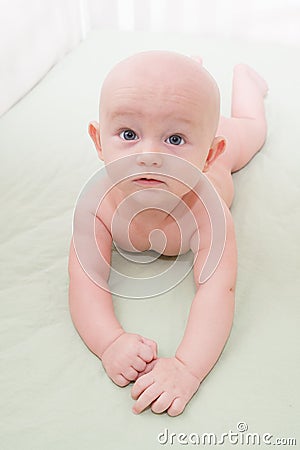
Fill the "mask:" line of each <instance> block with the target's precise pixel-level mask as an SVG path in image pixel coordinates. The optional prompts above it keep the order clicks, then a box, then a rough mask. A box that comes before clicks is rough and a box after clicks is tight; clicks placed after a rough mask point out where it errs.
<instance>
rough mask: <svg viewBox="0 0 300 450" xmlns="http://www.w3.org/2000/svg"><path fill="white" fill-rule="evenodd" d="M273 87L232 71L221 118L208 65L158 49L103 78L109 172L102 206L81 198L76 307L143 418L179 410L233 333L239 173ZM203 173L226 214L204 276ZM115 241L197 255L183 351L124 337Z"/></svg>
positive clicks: (102, 154) (207, 242)
mask: <svg viewBox="0 0 300 450" xmlns="http://www.w3.org/2000/svg"><path fill="white" fill-rule="evenodd" d="M266 93H267V85H266V83H265V82H264V80H263V79H262V78H261V77H260V76H259V75H258V74H257V73H256V72H255V71H254V70H252V69H251V68H250V67H248V66H246V65H238V66H236V67H235V69H234V74H233V84H232V111H231V117H230V118H225V117H220V113H219V110H220V99H219V90H218V87H217V85H216V82H215V81H214V79H213V78H212V77H211V75H210V74H209V73H208V72H207V71H206V69H204V68H203V66H202V64H201V61H196V60H194V59H192V58H189V57H187V56H184V55H181V54H177V53H173V52H161V51H153V52H143V53H139V54H137V55H134V56H131V57H129V58H127V59H126V60H124V61H121V62H120V63H119V64H117V65H116V66H115V67H114V68H113V69H112V71H111V72H110V73H109V74H108V76H107V77H106V79H105V81H104V83H103V86H102V91H101V98H100V114H99V123H98V122H92V123H90V125H89V134H90V136H91V138H92V140H93V142H94V144H95V147H96V150H97V152H98V155H99V158H100V159H101V160H103V161H104V164H105V166H106V167H107V175H106V178H105V179H104V180H102V181H101V183H102V184H101V183H100V184H101V186H102V188H103V192H105V195H104V196H102V198H101V202H100V203H99V202H98V200H97V205H98V206H97V208H96V209H95V207H94V206H93V207H92V206H91V203H89V201H88V202H86V203H85V207H86V210H85V211H83V214H82V211H81V215H80V219H79V220H78V221H77V225H76V226H77V227H78V229H77V230H76V227H75V229H74V230H73V240H72V243H71V247H70V258H69V274H70V290H69V303H70V311H71V316H72V319H73V322H74V325H75V327H76V328H77V330H78V332H79V334H80V335H81V337H82V339H83V340H84V342H85V343H86V345H87V346H88V347H89V349H90V350H91V351H92V352H94V353H95V354H96V355H97V356H98V357H99V358H100V359H101V361H102V364H103V366H104V368H105V370H106V372H107V375H108V376H109V377H110V378H111V379H112V380H113V381H114V383H116V384H117V385H119V386H126V385H128V384H129V383H130V382H134V384H133V387H132V391H131V394H132V398H133V399H134V400H135V403H134V406H133V412H134V413H136V414H138V413H140V412H142V411H143V410H144V409H146V408H147V407H149V406H150V407H151V409H152V411H153V412H155V413H162V412H164V411H167V412H168V414H169V415H171V416H176V415H178V414H181V413H182V411H183V410H184V408H185V406H186V405H187V403H188V402H189V400H190V399H191V398H192V396H193V395H194V394H195V392H196V391H197V389H198V388H199V386H200V384H201V382H202V380H203V379H204V378H205V377H206V375H207V374H208V373H209V371H210V370H211V369H212V367H213V366H214V365H215V363H216V361H217V360H218V358H219V356H220V354H221V352H222V349H223V347H224V345H225V343H226V340H227V338H228V336H229V333H230V329H231V326H232V321H233V315H234V295H235V283H236V272H237V252H236V242H235V233H234V225H233V221H232V217H231V214H230V210H229V208H230V205H231V203H232V200H233V182H232V175H231V174H232V173H233V172H234V171H237V170H239V169H241V168H242V167H243V166H244V165H245V164H247V162H248V161H249V160H250V159H251V158H252V157H253V156H254V155H255V153H256V152H257V151H258V150H259V149H260V148H261V147H262V145H263V143H264V141H265V137H266V120H265V111H264V96H265V95H266ZM173 161H174V164H173ZM128 162H129V163H128ZM114 165H117V167H119V169H120V167H121V170H123V173H122V180H121V181H119V182H118V183H111V182H110V181H109V178H110V170H109V167H112V166H114ZM189 168H192V169H191V172H190V173H191V174H192V173H194V172H196V173H198V174H200V175H201V177H202V178H201V177H200V178H199V179H198V180H196V181H195V182H194V184H193V183H192V186H191V185H190V184H189V182H188V181H185V180H188V179H190V178H191V177H190V174H189V170H190V169H189ZM176 173H178V176H176ZM137 174H138V175H137ZM184 174H186V175H187V176H186V177H184ZM203 178H205V179H206V180H207V182H208V183H209V184H210V185H212V186H213V187H214V189H215V192H216V196H217V198H218V199H219V202H220V205H221V206H222V211H223V214H224V218H225V221H224V223H225V228H224V230H225V234H224V243H223V246H222V252H221V253H220V258H219V259H218V261H217V264H216V265H215V267H214V270H212V271H211V273H210V276H209V277H208V278H207V279H205V281H204V282H203V280H202V281H201V273H203V267H204V265H205V264H206V261H207V259H208V255H209V253H210V252H211V248H212V242H211V234H212V233H211V221H210V220H208V213H207V210H208V209H209V207H207V205H204V202H203V201H201V194H199V186H200V191H201V183H202V182H203ZM201 180H202V181H201ZM102 188H101V189H102ZM124 201H125V202H126V203H125V204H126V208H122V205H123V204H124ZM137 205H138V206H137ZM143 205H144V207H143ZM131 209H132V211H138V213H137V214H132V213H129V212H130V210H131ZM186 211H189V212H191V214H192V217H193V220H191V221H189V220H186V223H185V225H184V227H183V228H182V229H183V231H182V229H179V227H178V223H179V222H178V221H180V220H181V219H182V220H183V221H184V219H185V218H186V217H188V215H186ZM85 217H92V219H93V221H94V222H93V223H94V233H87V232H86V230H87V228H86V227H85V225H84V223H85ZM129 219H130V220H129ZM177 219H178V220H177ZM128 221H129V222H130V223H128ZM78 230H79V231H78ZM76 232H77V234H78V235H79V236H81V237H82V242H84V243H87V242H89V240H91V239H94V240H95V241H96V244H97V248H98V250H99V254H101V257H99V255H98V257H97V255H96V256H95V259H94V260H93V257H92V256H89V257H88V258H89V260H87V261H86V263H84V262H83V259H82V258H81V257H80V251H79V250H78V248H77V243H76V240H75V239H74V235H75V233H76ZM162 234H163V236H164V237H165V242H163V243H162V241H161V235H162ZM199 235H200V236H201V239H199V238H198V237H199ZM78 242H79V241H78ZM113 243H115V244H116V245H117V246H118V247H120V248H123V249H124V250H128V251H131V252H144V251H146V250H148V249H150V248H151V249H152V250H154V251H157V252H158V253H162V254H164V255H167V256H170V255H176V254H178V253H184V252H187V251H189V250H192V252H193V253H194V264H193V271H194V280H195V283H196V294H195V297H194V299H193V302H192V305H191V309H190V312H189V317H188V321H187V325H186V329H185V333H184V336H183V338H182V341H181V343H180V345H179V347H178V349H177V351H176V354H175V355H170V357H169V358H161V357H159V356H158V354H157V345H156V343H155V342H154V341H153V340H151V339H149V338H148V337H143V336H140V335H138V334H132V333H128V332H126V330H124V329H123V328H122V325H121V324H120V323H119V321H118V319H117V317H116V315H115V312H114V308H113V302H112V294H111V292H110V289H109V284H108V280H109V275H110V263H111V251H112V244H113ZM78 247H79V244H78ZM81 253H82V252H81ZM87 254H88V253H87ZM89 255H90V254H89ZM97 258H98V259H97ZM85 265H89V267H90V269H89V270H86V267H85ZM97 280H98V281H97Z"/></svg>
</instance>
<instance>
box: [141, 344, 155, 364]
mask: <svg viewBox="0 0 300 450" xmlns="http://www.w3.org/2000/svg"><path fill="white" fill-rule="evenodd" d="M155 354H156V353H155V352H154V351H153V348H152V347H150V346H149V345H148V344H144V343H143V342H141V343H140V346H139V351H138V356H139V357H140V358H142V359H143V360H144V361H145V362H147V363H148V362H150V361H152V359H155Z"/></svg>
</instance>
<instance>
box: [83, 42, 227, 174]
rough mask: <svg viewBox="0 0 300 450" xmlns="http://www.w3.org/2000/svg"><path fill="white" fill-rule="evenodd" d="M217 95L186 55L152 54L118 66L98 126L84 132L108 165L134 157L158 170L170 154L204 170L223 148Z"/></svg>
mask: <svg viewBox="0 0 300 450" xmlns="http://www.w3.org/2000/svg"><path fill="white" fill-rule="evenodd" d="M219 110H220V96H219V89H218V87H217V85H216V82H215V80H214V79H213V78H212V77H211V75H210V74H209V73H208V72H207V71H206V70H205V69H204V68H203V67H202V65H201V64H200V63H199V62H197V61H195V60H194V59H192V58H189V57H187V56H184V55H181V54H177V53H173V52H167V51H151V52H143V53H138V54H136V55H133V56H131V57H129V58H127V59H125V60H123V61H121V62H120V63H118V64H117V65H116V66H115V67H114V68H113V69H112V70H111V72H110V73H109V74H108V76H107V77H106V79H105V80H104V83H103V86H102V91H101V97H100V111H99V124H98V123H97V122H92V123H91V124H90V125H89V133H90V135H91V137H92V139H93V141H94V143H95V146H96V148H97V151H98V154H99V156H100V158H101V159H103V160H104V162H105V163H106V164H107V163H109V162H112V161H114V160H116V159H119V158H121V157H123V156H126V155H132V154H136V155H137V158H138V164H139V165H144V166H149V167H154V166H159V165H160V164H161V163H160V160H161V155H162V154H163V153H164V154H172V155H175V156H178V157H180V158H183V159H185V160H187V161H188V162H190V163H192V164H193V165H195V166H197V167H198V168H199V169H200V170H203V171H206V170H207V169H208V168H209V166H210V164H212V162H213V161H214V160H215V159H216V158H217V157H218V156H219V154H220V153H222V151H223V150H224V139H223V138H216V137H215V133H216V130H217V126H218V122H219Z"/></svg>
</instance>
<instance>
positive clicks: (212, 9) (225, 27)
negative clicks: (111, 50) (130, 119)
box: [86, 0, 300, 45]
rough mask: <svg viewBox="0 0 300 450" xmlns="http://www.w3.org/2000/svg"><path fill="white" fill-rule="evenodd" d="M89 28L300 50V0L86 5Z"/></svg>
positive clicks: (142, 0)
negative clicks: (241, 40) (299, 47)
mask: <svg viewBox="0 0 300 450" xmlns="http://www.w3.org/2000/svg"><path fill="white" fill-rule="evenodd" d="M86 4H87V9H88V11H89V12H90V24H89V25H90V27H91V28H101V29H115V30H118V29H121V30H128V31H135V30H144V31H184V32H192V33H199V34H201V35H207V36H212V35H213V36H216V35H217V36H224V37H237V38H244V39H251V40H259V41H269V42H281V43H286V44H298V45H300V0H102V1H101V0H100V1H99V0H86Z"/></svg>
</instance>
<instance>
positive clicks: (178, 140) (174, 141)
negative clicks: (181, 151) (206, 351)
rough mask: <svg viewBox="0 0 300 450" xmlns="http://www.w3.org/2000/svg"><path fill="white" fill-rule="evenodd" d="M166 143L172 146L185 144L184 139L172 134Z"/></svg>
mask: <svg viewBox="0 0 300 450" xmlns="http://www.w3.org/2000/svg"><path fill="white" fill-rule="evenodd" d="M166 142H167V144H172V145H182V144H185V141H184V139H183V138H182V137H181V136H179V135H178V134H172V136H170V137H168V139H167V140H166Z"/></svg>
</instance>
